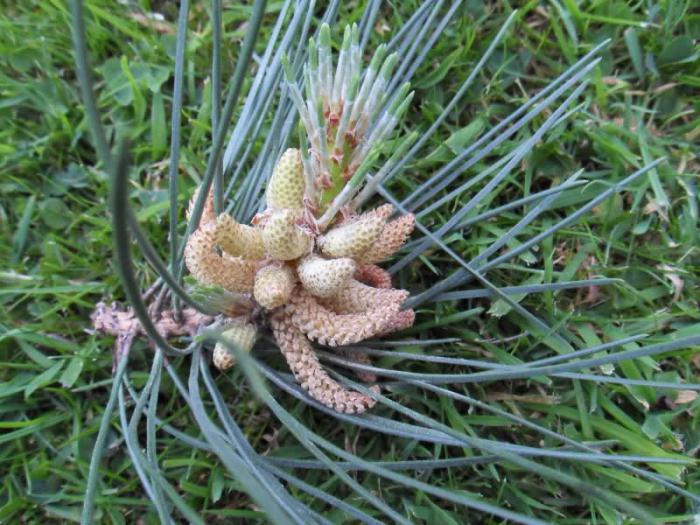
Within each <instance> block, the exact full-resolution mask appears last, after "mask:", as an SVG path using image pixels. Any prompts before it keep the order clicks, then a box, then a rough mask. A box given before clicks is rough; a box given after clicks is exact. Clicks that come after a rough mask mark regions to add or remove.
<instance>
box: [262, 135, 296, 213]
mask: <svg viewBox="0 0 700 525" xmlns="http://www.w3.org/2000/svg"><path fill="white" fill-rule="evenodd" d="M304 190H305V181H304V166H303V164H302V161H301V152H300V151H299V150H298V149H293V148H290V149H288V150H287V151H285V152H284V153H283V154H282V156H281V157H280V160H279V161H277V165H276V166H275V169H274V170H273V172H272V177H270V181H269V182H268V184H267V191H266V192H265V199H266V202H267V206H268V207H269V208H272V209H283V208H291V209H300V208H302V207H303V204H304Z"/></svg>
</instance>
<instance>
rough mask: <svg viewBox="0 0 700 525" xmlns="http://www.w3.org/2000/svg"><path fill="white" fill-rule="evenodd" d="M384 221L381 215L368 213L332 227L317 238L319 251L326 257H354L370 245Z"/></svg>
mask: <svg viewBox="0 0 700 525" xmlns="http://www.w3.org/2000/svg"><path fill="white" fill-rule="evenodd" d="M384 223H385V220H384V218H383V217H381V216H379V215H369V216H364V217H360V218H358V219H357V220H355V221H353V222H349V223H345V224H342V225H341V226H338V227H336V228H333V229H332V230H330V231H328V232H327V233H326V234H325V235H324V236H323V237H321V238H320V239H319V246H320V248H321V252H322V253H323V254H324V255H327V256H328V257H351V258H353V259H356V258H358V257H360V256H362V255H364V254H365V252H366V251H367V250H368V249H369V248H370V247H371V246H372V243H373V242H374V241H375V240H376V239H377V237H378V236H379V234H380V233H381V231H382V228H383V227H384Z"/></svg>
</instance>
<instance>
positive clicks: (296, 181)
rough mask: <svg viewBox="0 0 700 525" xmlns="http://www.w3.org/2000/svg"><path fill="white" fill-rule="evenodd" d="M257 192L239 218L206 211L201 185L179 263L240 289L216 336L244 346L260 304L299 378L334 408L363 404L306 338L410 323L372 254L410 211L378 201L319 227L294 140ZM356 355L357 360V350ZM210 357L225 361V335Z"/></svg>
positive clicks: (385, 251)
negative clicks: (249, 212) (254, 205)
mask: <svg viewBox="0 0 700 525" xmlns="http://www.w3.org/2000/svg"><path fill="white" fill-rule="evenodd" d="M195 197H196V195H195ZM265 197H266V204H267V209H266V210H265V211H264V212H262V213H260V214H258V215H257V216H256V217H255V218H254V219H253V221H252V224H251V225H245V224H239V223H237V222H236V221H235V220H234V219H233V218H232V217H231V216H230V215H228V214H225V213H222V214H221V215H219V216H218V217H217V216H215V213H214V207H213V201H212V198H211V194H209V196H208V198H207V200H206V201H205V202H206V204H205V208H204V211H203V213H202V216H201V219H200V223H199V227H198V228H197V230H195V231H194V232H193V233H192V235H191V236H190V237H189V239H188V241H187V245H186V250H185V263H186V265H187V268H188V269H189V271H190V272H191V274H192V275H193V276H194V278H195V279H196V280H197V281H198V282H199V283H200V284H203V285H206V286H219V287H221V288H223V289H225V290H227V291H228V292H231V293H234V294H239V295H241V296H243V299H244V300H243V301H241V302H240V303H239V304H248V305H250V306H249V308H248V309H247V310H245V309H244V310H243V311H238V312H225V315H226V316H227V317H228V318H229V321H228V324H227V325H225V327H224V331H223V333H222V336H223V337H224V338H225V339H226V340H227V341H228V342H230V343H231V344H233V345H236V346H237V347H238V348H240V349H242V350H243V351H250V350H251V348H252V346H253V344H254V342H255V336H256V333H257V329H256V326H255V325H254V324H253V322H252V321H251V318H252V314H253V312H254V311H261V310H262V311H265V312H267V313H268V315H267V316H266V317H267V319H268V320H269V323H270V327H271V329H272V334H273V336H274V337H275V339H276V341H277V343H278V345H279V347H280V350H281V351H282V354H283V355H284V357H285V359H286V360H287V362H288V364H289V367H290V368H291V370H292V372H293V374H294V376H295V377H296V379H297V380H298V381H299V382H300V384H301V386H302V387H303V388H304V389H305V390H307V391H308V392H309V394H310V395H311V396H312V397H313V398H315V399H316V400H318V401H320V402H321V403H323V404H324V405H326V406H328V407H331V408H333V409H334V410H336V411H339V412H346V413H361V412H364V411H365V410H367V409H368V408H370V407H371V406H372V405H374V403H375V401H374V400H373V399H372V398H370V397H369V396H366V395H363V394H361V393H358V392H354V391H351V390H348V389H346V388H345V387H343V386H342V385H340V384H339V383H338V382H336V381H335V380H333V379H332V378H331V377H330V376H329V375H328V373H327V372H326V371H325V370H324V369H323V367H322V366H321V364H320V363H319V360H318V357H317V355H316V353H315V352H314V351H313V347H312V345H311V343H310V341H317V342H318V343H321V344H324V345H327V346H331V347H335V346H342V345H349V344H355V343H358V342H360V341H363V340H365V339H368V338H370V337H375V336H379V335H382V334H386V333H389V332H393V331H397V330H401V329H403V328H407V327H409V326H411V325H412V324H413V320H414V313H413V311H412V310H402V309H401V304H402V303H403V302H404V301H405V299H406V298H407V296H408V292H406V291H405V290H398V289H394V288H391V278H390V276H389V274H388V273H387V272H386V271H384V270H383V269H381V268H380V267H379V266H377V263H379V262H381V261H383V260H384V259H386V258H388V257H390V256H391V255H392V254H393V253H394V252H396V251H397V250H398V249H399V248H400V247H401V246H402V245H403V243H404V242H405V241H406V239H407V238H408V236H409V235H410V234H411V232H412V231H413V227H414V217H413V215H404V216H402V217H400V218H398V219H394V220H389V218H390V216H391V215H392V213H393V212H394V209H393V207H392V206H391V205H389V204H385V205H383V206H380V207H378V208H376V209H374V210H371V211H368V212H365V213H363V214H361V215H357V214H354V213H351V212H349V211H348V210H345V213H344V214H343V218H342V219H341V220H337V221H336V223H335V224H332V225H331V227H330V229H329V230H328V231H325V232H321V231H319V228H318V225H317V223H316V220H315V213H314V211H315V210H314V208H313V205H312V204H311V203H310V202H309V201H310V199H308V198H307V193H306V180H305V177H304V168H303V165H302V159H301V155H300V152H299V150H297V149H288V150H287V151H285V152H284V154H283V155H282V157H281V158H280V159H279V161H278V163H277V165H276V166H275V168H274V171H273V174H272V177H271V178H270V180H269V183H268V186H267V191H266V194H265ZM192 202H194V198H193V201H192ZM250 299H252V300H250ZM246 301H247V303H246ZM232 315H233V317H232ZM349 355H353V354H349ZM357 359H358V360H360V359H363V362H366V356H359V357H357ZM214 364H215V365H216V366H217V367H218V368H219V369H221V370H226V369H228V368H230V367H231V366H233V364H234V359H233V357H232V355H231V353H230V352H229V350H228V348H227V346H226V345H222V344H218V345H217V346H216V347H215V349H214ZM358 375H361V377H363V378H364V379H368V377H367V376H368V375H369V376H371V374H358ZM372 388H373V389H374V390H375V391H378V390H377V388H378V387H376V386H375V387H372Z"/></svg>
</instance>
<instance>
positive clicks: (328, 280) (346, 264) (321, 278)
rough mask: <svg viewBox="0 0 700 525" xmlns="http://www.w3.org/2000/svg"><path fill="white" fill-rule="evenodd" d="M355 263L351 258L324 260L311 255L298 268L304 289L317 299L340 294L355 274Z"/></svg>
mask: <svg viewBox="0 0 700 525" xmlns="http://www.w3.org/2000/svg"><path fill="white" fill-rule="evenodd" d="M355 267H356V265H355V261H353V260H352V259H349V258H347V257H346V258H341V259H324V258H322V257H319V256H317V255H309V256H307V257H305V258H304V259H302V261H301V262H300V263H299V266H298V267H297V274H298V275H299V280H300V281H301V284H303V285H304V288H306V290H307V291H308V292H309V293H311V294H312V295H315V296H316V297H330V296H332V295H335V294H337V293H338V291H339V290H341V289H342V288H343V287H344V286H346V285H347V283H348V281H349V280H350V279H351V278H352V276H353V275H354V273H355Z"/></svg>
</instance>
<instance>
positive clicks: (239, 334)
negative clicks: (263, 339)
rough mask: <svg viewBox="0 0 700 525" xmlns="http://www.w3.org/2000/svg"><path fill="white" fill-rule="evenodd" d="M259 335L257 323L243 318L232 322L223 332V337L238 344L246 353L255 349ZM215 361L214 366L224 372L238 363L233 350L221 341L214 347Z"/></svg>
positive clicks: (231, 342)
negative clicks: (254, 323)
mask: <svg viewBox="0 0 700 525" xmlns="http://www.w3.org/2000/svg"><path fill="white" fill-rule="evenodd" d="M257 336H258V330H257V329H256V328H255V325H253V324H251V323H248V322H245V321H243V320H236V321H234V322H232V323H231V324H230V325H229V326H228V327H227V328H226V329H225V330H224V331H223V332H222V333H221V337H223V338H224V339H225V340H226V342H227V343H229V344H230V345H233V346H236V347H237V348H239V349H240V350H242V351H243V352H246V353H249V352H250V351H251V350H252V349H253V345H254V344H255V339H256V338H257ZM213 361H214V366H216V368H218V369H219V370H221V371H222V372H223V371H225V370H228V369H229V368H231V367H232V366H233V365H235V364H236V357H235V354H234V353H233V351H231V350H229V348H228V347H227V346H226V345H225V344H223V343H221V342H219V343H216V346H215V347H214V355H213Z"/></svg>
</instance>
